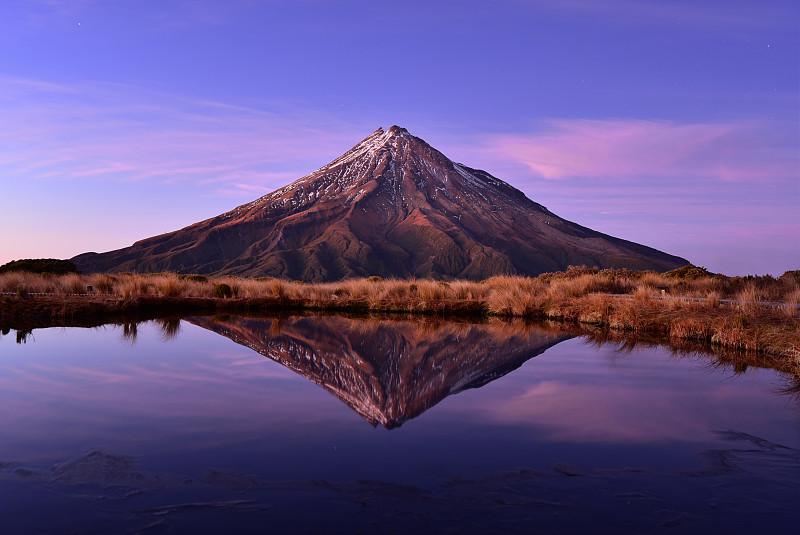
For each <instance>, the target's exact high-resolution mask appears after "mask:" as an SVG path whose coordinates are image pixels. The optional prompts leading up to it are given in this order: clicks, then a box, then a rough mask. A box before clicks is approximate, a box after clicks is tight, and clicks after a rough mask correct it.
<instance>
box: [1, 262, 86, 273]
mask: <svg viewBox="0 0 800 535" xmlns="http://www.w3.org/2000/svg"><path fill="white" fill-rule="evenodd" d="M9 271H28V272H30V273H51V274H53V275H66V274H67V273H80V271H78V268H77V267H76V266H75V264H73V263H72V262H70V261H69V260H57V259H55V258H27V259H25V260H12V261H11V262H8V263H7V264H3V265H2V266H0V273H6V272H9Z"/></svg>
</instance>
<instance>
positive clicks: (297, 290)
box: [0, 268, 800, 367]
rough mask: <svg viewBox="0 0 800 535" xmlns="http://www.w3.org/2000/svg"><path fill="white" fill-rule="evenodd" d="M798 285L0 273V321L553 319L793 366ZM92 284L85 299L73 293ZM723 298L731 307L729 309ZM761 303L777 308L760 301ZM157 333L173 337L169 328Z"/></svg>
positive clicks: (799, 331)
mask: <svg viewBox="0 0 800 535" xmlns="http://www.w3.org/2000/svg"><path fill="white" fill-rule="evenodd" d="M799 279H800V273H798V272H787V273H786V274H784V276H782V277H780V278H778V279H775V278H772V277H768V276H767V277H724V276H721V275H712V274H709V273H708V272H706V271H704V270H702V269H701V268H692V269H689V268H687V269H683V270H676V271H675V272H669V273H665V274H659V273H652V272H647V273H637V272H632V271H629V270H602V271H601V270H597V269H586V268H570V269H569V270H568V271H566V272H560V273H547V274H544V275H540V276H539V277H536V278H529V277H512V276H497V277H492V278H490V279H487V280H484V281H480V282H475V281H447V282H445V281H436V280H430V279H412V280H400V279H381V278H380V277H370V278H365V279H351V280H344V281H339V282H331V283H322V284H306V283H302V282H293V281H286V280H280V279H276V278H270V277H265V278H259V279H242V278H237V277H206V276H194V275H177V274H172V273H159V274H138V275H137V274H132V273H120V274H115V275H111V274H95V275H90V276H82V275H76V274H68V275H63V276H53V275H36V274H31V273H22V272H12V273H7V274H0V290H1V291H3V292H5V293H8V294H11V295H10V296H4V298H3V300H2V302H0V320H2V319H3V318H19V317H54V316H60V317H100V316H102V315H104V314H109V313H124V312H130V311H137V310H138V311H140V312H142V311H144V312H147V311H151V312H152V311H161V312H165V311H167V310H172V311H175V312H180V311H188V310H189V309H190V308H191V310H192V311H201V310H202V311H205V312H210V313H214V312H215V311H220V312H224V311H239V310H259V309H261V310H267V309H279V308H282V309H288V308H291V309H303V308H305V309H319V310H336V311H361V312H371V313H374V312H386V313H395V312H403V313H411V314H420V313H422V314H441V315H451V316H452V315H482V316H486V315H489V316H501V317H524V318H538V319H543V318H549V319H552V320H557V321H562V322H566V323H573V324H582V325H593V326H597V327H602V328H607V329H611V330H616V331H629V332H635V333H656V334H658V335H660V336H666V337H668V338H670V339H672V340H676V341H680V340H685V341H694V342H700V343H708V344H713V345H716V346H720V347H729V348H736V349H742V350H746V351H752V352H755V353H759V354H772V355H779V356H782V357H784V358H788V359H790V360H792V361H793V362H795V363H796V365H797V366H798V367H800V320H798V312H797V303H798V301H800V280H799ZM88 286H91V287H92V289H93V292H92V293H91V294H90V295H88V296H87V295H81V296H74V294H75V293H78V292H77V291H79V290H80V291H85V288H87V287H88ZM19 288H22V289H24V291H18V289H19ZM41 293H47V294H52V296H51V297H43V296H40V295H38V294H41ZM613 294H624V295H622V296H620V295H613ZM22 297H27V300H25V301H24V302H22V299H21V298H22ZM731 298H734V299H736V300H737V301H738V302H737V303H727V302H725V299H731ZM764 300H770V301H781V302H784V303H785V304H784V305H779V306H766V305H764V304H763V303H762V301H764ZM165 336H167V337H168V336H170V335H169V333H168V331H167V330H165Z"/></svg>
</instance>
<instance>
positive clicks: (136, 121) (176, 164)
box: [0, 77, 374, 196]
mask: <svg viewBox="0 0 800 535" xmlns="http://www.w3.org/2000/svg"><path fill="white" fill-rule="evenodd" d="M372 128H374V126H371V127H369V126H366V125H365V126H364V127H363V128H357V127H355V126H353V125H351V124H349V123H348V124H345V123H342V122H340V121H339V120H337V119H335V118H333V117H330V116H326V115H325V114H323V113H309V112H306V111H303V110H300V109H292V108H291V106H289V105H286V104H275V103H264V104H263V106H262V107H259V106H235V105H230V104H226V103H218V102H212V101H204V100H198V99H188V98H178V97H175V96H173V95H169V94H162V93H157V92H151V91H144V90H142V89H140V88H136V87H131V86H124V85H119V84H101V83H97V84H82V85H59V84H52V83H47V82H41V81H37V80H26V79H19V78H7V77H6V78H2V79H0V147H2V149H3V150H2V151H0V154H1V155H0V166H2V167H3V168H4V171H5V173H6V174H7V175H9V174H10V175H16V176H18V177H20V178H25V179H45V178H47V179H53V178H59V179H69V180H98V179H102V180H111V181H114V180H116V181H132V180H133V181H136V180H156V181H160V182H178V181H182V182H186V183H192V184H197V185H209V184H216V186H214V187H215V188H216V190H217V193H219V192H222V193H227V194H229V195H232V196H233V194H234V193H235V192H239V193H240V194H248V195H251V194H252V193H253V192H264V193H265V192H267V191H269V190H271V189H274V188H276V187H279V186H282V185H284V184H285V182H286V181H287V179H288V178H289V177H292V178H299V177H300V176H301V175H303V174H305V173H307V172H309V171H311V170H313V169H314V168H315V167H317V166H319V165H322V164H324V163H326V162H327V161H329V160H330V159H332V158H333V157H335V156H337V155H338V154H340V153H342V152H344V151H345V150H347V149H348V148H349V147H350V145H352V144H353V143H354V140H358V139H360V137H363V135H364V132H365V131H371V129H372Z"/></svg>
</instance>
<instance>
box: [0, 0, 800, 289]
mask: <svg viewBox="0 0 800 535" xmlns="http://www.w3.org/2000/svg"><path fill="white" fill-rule="evenodd" d="M458 6H459V7H458V8H456V7H454V6H453V4H451V3H444V2H441V3H439V2H437V3H424V2H417V1H411V2H409V3H407V4H405V5H404V6H403V7H402V8H398V7H396V6H395V7H394V8H392V7H391V6H384V5H372V4H367V3H363V2H356V1H350V2H343V3H337V5H336V6H331V5H329V4H327V3H325V2H319V1H315V0H309V1H301V2H292V3H286V2H280V1H279V2H275V3H271V4H269V5H260V4H259V3H253V2H248V1H236V2H231V3H228V4H226V5H225V6H221V5H218V4H217V3H215V2H210V1H199V2H192V3H186V2H184V1H182V0H172V1H167V2H163V3H159V4H158V5H157V6H147V7H146V8H145V7H142V5H141V2H134V1H133V0H122V1H120V2H115V3H114V4H113V5H109V4H107V3H103V2H99V1H95V0H85V1H82V2H69V1H66V0H64V1H61V0H34V1H23V0H11V1H10V2H8V3H6V4H5V6H4V7H2V8H0V13H3V14H4V16H2V17H0V48H2V49H4V50H7V51H14V53H13V54H6V55H5V57H4V59H3V60H2V61H0V148H1V150H0V176H3V184H4V186H5V187H4V194H3V195H2V197H1V198H0V199H1V200H0V225H1V226H2V228H3V229H4V231H5V232H4V237H3V240H2V241H0V265H2V264H5V263H7V262H9V261H12V260H20V259H26V258H62V259H69V258H72V257H74V256H76V255H78V254H81V253H85V252H105V251H109V250H114V249H120V248H123V247H127V246H129V245H131V244H132V243H134V242H135V241H137V240H141V239H144V238H147V237H150V236H155V235H159V234H163V233H164V232H171V231H175V230H178V229H180V228H183V227H186V226H188V225H191V224H193V223H195V222H198V221H202V220H205V219H208V218H210V217H214V216H216V215H218V214H221V213H224V212H227V211H229V210H232V209H234V208H235V207H236V206H239V205H242V204H246V203H248V202H251V201H253V200H254V199H256V198H259V197H261V196H262V195H265V194H268V193H270V192H272V191H274V190H276V189H279V188H281V187H283V186H285V185H287V184H289V183H291V182H293V181H295V180H297V179H299V178H301V177H303V176H305V175H307V174H309V173H311V172H313V171H314V170H316V169H318V168H319V167H322V166H324V165H326V164H327V163H329V162H330V161H332V160H333V159H335V158H337V157H338V156H340V155H341V154H343V153H344V152H346V151H347V150H349V149H350V148H351V147H352V146H354V145H355V144H357V143H358V142H359V141H360V140H361V139H363V138H364V137H366V136H367V135H369V134H370V133H371V132H373V131H375V129H376V127H377V126H381V127H383V128H384V129H387V128H388V127H389V126H391V125H393V124H395V125H399V126H401V127H403V128H406V129H407V130H408V131H409V132H410V133H411V134H412V135H414V136H416V137H420V138H422V139H424V140H425V141H426V142H427V143H429V144H430V145H431V146H432V147H434V148H435V149H437V150H439V151H441V152H442V153H443V154H444V155H445V156H447V157H448V158H450V159H452V160H453V161H456V162H459V163H463V164H465V165H467V166H469V167H472V168H477V169H483V170H485V171H487V172H488V173H490V174H491V175H493V176H495V177H497V178H499V179H501V180H503V181H505V182H507V183H509V184H510V185H512V186H514V187H515V188H517V189H519V190H521V191H522V192H523V193H524V194H525V195H526V196H527V197H528V198H530V199H532V200H533V201H535V202H537V203H539V204H542V205H543V206H546V207H547V208H548V209H549V210H550V211H552V212H553V213H554V214H556V215H558V216H559V217H562V218H564V219H567V220H569V221H573V222H575V223H577V224H579V225H582V226H586V227H589V228H591V229H593V230H596V231H598V232H602V233H605V234H609V235H611V236H614V237H618V238H622V239H625V240H629V241H633V242H636V243H640V244H642V245H646V246H649V247H653V248H655V249H658V250H661V251H664V252H666V253H669V254H672V255H676V256H680V257H683V258H686V259H687V260H688V261H689V262H691V263H692V264H694V265H698V266H703V267H706V268H707V269H709V270H710V271H712V272H715V273H722V274H725V275H729V276H735V275H761V274H771V275H774V276H780V275H781V274H782V273H783V272H785V271H787V270H793V269H800V246H799V245H798V244H797V236H798V235H800V209H799V208H800V133H798V129H797V124H798V118H799V117H800V74H798V69H797V66H798V65H799V64H800V29H798V26H797V21H798V20H800V6H797V5H795V3H792V2H783V1H772V2H764V3H760V4H759V5H757V6H755V5H752V4H751V3H748V2H744V1H734V2H721V1H708V0H705V1H700V2H684V1H680V2H675V3H671V4H670V5H669V6H666V5H649V4H640V3H636V2H630V1H629V0H614V1H612V2H607V3H603V5H602V6H599V5H596V4H593V3H589V2H582V1H577V2H569V3H564V2H557V1H555V0H540V1H533V2H529V3H519V2H516V1H513V0H508V1H503V2H499V3H496V4H492V5H491V6H486V5H483V4H481V3H478V2H466V3H462V4H459V5H458Z"/></svg>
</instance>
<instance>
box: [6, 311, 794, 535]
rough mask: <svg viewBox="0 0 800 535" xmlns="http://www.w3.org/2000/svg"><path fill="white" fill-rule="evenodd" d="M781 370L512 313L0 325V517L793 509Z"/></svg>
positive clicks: (504, 523) (374, 524)
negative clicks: (575, 331)
mask: <svg viewBox="0 0 800 535" xmlns="http://www.w3.org/2000/svg"><path fill="white" fill-rule="evenodd" d="M17 342H20V343H17ZM786 388H787V379H786V378H785V377H783V376H781V375H780V374H778V373H777V372H775V371H772V370H767V369H755V368H748V369H747V370H744V371H743V370H741V369H739V370H737V372H736V373H735V372H734V370H733V369H732V368H730V367H725V366H720V365H714V364H713V362H712V360H711V359H710V358H709V357H707V356H703V355H700V354H696V355H691V354H690V355H688V356H687V355H683V356H679V355H676V354H674V352H673V351H672V350H670V349H669V348H666V347H641V346H639V347H634V348H632V349H631V348H630V347H627V348H620V346H618V345H615V344H598V343H591V342H589V341H587V340H586V339H584V338H580V337H574V336H572V335H571V334H569V333H564V332H558V331H552V330H546V329H544V328H542V327H535V326H530V325H526V324H524V323H503V322H494V323H487V324H471V323H448V322H437V321H432V320H426V321H422V322H420V321H401V320H385V319H384V320H383V321H378V320H375V319H349V318H344V317H338V316H330V317H288V318H283V319H274V318H273V319H269V318H266V319H265V318H261V319H258V318H246V317H237V316H225V317H216V318H213V317H193V318H184V319H182V320H160V321H151V322H145V323H140V324H138V325H126V326H105V327H100V328H92V329H85V328H49V329H36V330H34V331H33V332H32V333H30V334H28V333H25V332H14V331H11V332H8V333H7V334H6V335H5V336H2V337H0V406H1V407H2V412H1V413H0V414H1V416H0V518H2V531H3V533H112V532H113V533H184V532H192V533H220V532H245V533H264V532H275V533H288V532H294V533H359V532H360V533H364V532H371V533H407V532H416V533H427V532H430V533H587V532H591V533H620V532H637V533H661V532H664V533H712V532H713V533H717V532H719V533H721V532H725V533H754V532H769V533H790V532H792V533H793V532H794V529H796V526H797V525H798V520H800V515H799V514H798V504H800V483H798V482H800V402H798V397H797V394H796V393H791V392H790V393H786V392H785V390H786Z"/></svg>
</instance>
